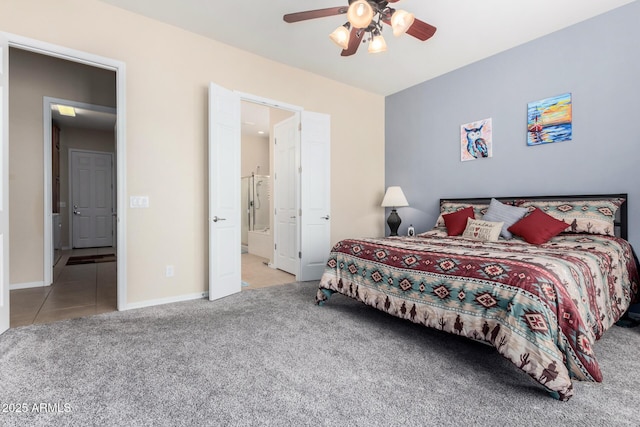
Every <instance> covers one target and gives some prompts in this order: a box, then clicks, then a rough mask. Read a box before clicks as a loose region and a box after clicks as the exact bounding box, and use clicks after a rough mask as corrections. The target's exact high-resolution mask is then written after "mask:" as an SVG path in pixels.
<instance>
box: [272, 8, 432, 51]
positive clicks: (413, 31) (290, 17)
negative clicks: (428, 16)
mask: <svg viewBox="0 0 640 427" xmlns="http://www.w3.org/2000/svg"><path fill="white" fill-rule="evenodd" d="M398 1H399V0H349V6H338V7H329V8H326V9H316V10H307V11H304V12H296V13H288V14H286V15H284V16H283V19H284V20H285V22H289V23H293V22H300V21H306V20H308V19H315V18H324V17H327V16H334V15H344V14H346V15H347V22H346V23H345V24H344V25H341V26H340V27H338V28H337V29H336V30H335V31H334V32H332V33H331V34H330V35H329V38H330V39H331V40H332V41H333V42H334V43H335V44H337V45H338V46H339V47H341V48H342V53H341V55H342V56H350V55H353V54H354V53H356V51H357V50H358V47H359V46H360V42H365V41H366V40H367V38H366V36H367V35H368V41H369V49H368V50H369V52H371V53H377V52H384V51H385V50H387V44H386V42H385V41H384V38H383V37H382V24H383V23H384V24H387V25H390V26H391V27H392V29H393V34H394V35H395V36H400V35H402V34H404V33H407V34H409V35H411V36H413V37H415V38H417V39H418V40H422V41H425V40H427V39H429V38H431V37H432V36H433V35H434V34H435V32H436V27H434V26H432V25H429V24H427V23H426V22H423V21H421V20H419V19H416V18H415V17H414V16H413V14H412V13H409V12H407V11H404V10H396V9H394V8H392V7H389V3H396V2H398Z"/></svg>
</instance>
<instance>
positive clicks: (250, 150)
mask: <svg viewBox="0 0 640 427" xmlns="http://www.w3.org/2000/svg"><path fill="white" fill-rule="evenodd" d="M240 104H241V107H240V108H241V141H242V145H241V150H240V153H241V167H240V173H241V177H240V180H241V185H240V191H241V195H240V200H241V248H242V249H241V250H242V257H241V265H242V289H243V290H246V289H253V288H258V287H265V286H271V285H277V284H284V283H291V282H295V280H296V278H295V275H294V274H289V273H287V272H285V271H282V270H279V269H277V268H275V267H274V263H273V257H274V234H273V230H274V227H273V217H274V215H273V213H274V205H273V194H274V176H273V175H274V174H273V171H274V168H273V165H274V161H273V158H274V146H275V140H274V133H273V126H274V125H275V124H276V123H278V122H280V121H282V120H284V119H286V118H288V117H291V116H293V115H295V113H294V112H293V111H289V110H283V109H279V108H276V107H271V106H268V105H264V104H259V103H256V102H250V101H246V100H242V101H241V103H240Z"/></svg>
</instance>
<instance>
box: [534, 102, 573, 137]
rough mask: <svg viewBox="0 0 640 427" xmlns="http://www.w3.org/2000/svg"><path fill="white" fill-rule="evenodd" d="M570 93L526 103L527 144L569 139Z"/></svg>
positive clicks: (570, 117) (570, 125) (570, 127)
mask: <svg viewBox="0 0 640 427" xmlns="http://www.w3.org/2000/svg"><path fill="white" fill-rule="evenodd" d="M571 120H572V116H571V94H570V93H564V94H562V95H558V96H554V97H551V98H546V99H542V100H540V101H535V102H530V103H529V104H528V105H527V145H529V146H533V145H541V144H549V143H552V142H562V141H571V133H572V124H571Z"/></svg>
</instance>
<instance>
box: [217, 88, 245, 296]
mask: <svg viewBox="0 0 640 427" xmlns="http://www.w3.org/2000/svg"><path fill="white" fill-rule="evenodd" d="M240 224H241V221H240V96H239V95H237V94H236V93H234V92H232V91H230V90H227V89H225V88H223V87H220V86H217V85H215V84H213V83H211V84H210V85H209V299H210V300H215V299H218V298H222V297H225V296H227V295H231V294H234V293H237V292H240V289H241V286H242V282H241V277H242V276H241V265H240V254H241V248H240V238H241V236H240V231H241V226H240Z"/></svg>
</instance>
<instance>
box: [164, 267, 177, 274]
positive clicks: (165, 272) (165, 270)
mask: <svg viewBox="0 0 640 427" xmlns="http://www.w3.org/2000/svg"><path fill="white" fill-rule="evenodd" d="M174 273H175V272H174V269H173V265H167V266H166V267H165V268H164V275H165V276H166V277H173V275H174Z"/></svg>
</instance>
